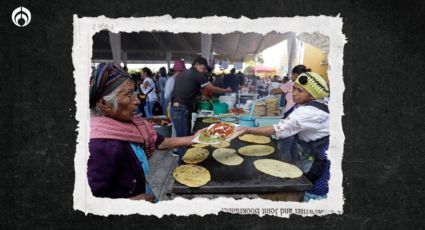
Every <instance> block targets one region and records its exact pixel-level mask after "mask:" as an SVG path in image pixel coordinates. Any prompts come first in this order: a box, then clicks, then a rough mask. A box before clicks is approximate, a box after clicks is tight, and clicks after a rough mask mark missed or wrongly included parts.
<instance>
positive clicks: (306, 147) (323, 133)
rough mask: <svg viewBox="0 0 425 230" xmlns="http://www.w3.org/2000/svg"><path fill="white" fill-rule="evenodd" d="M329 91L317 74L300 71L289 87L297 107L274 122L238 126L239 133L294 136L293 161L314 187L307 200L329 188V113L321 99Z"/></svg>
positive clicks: (319, 197)
mask: <svg viewBox="0 0 425 230" xmlns="http://www.w3.org/2000/svg"><path fill="white" fill-rule="evenodd" d="M329 93H330V91H329V87H328V84H327V82H326V81H325V80H324V79H323V77H322V76H320V74H317V73H314V72H305V73H302V74H300V75H299V76H298V77H297V78H296V79H295V81H294V88H293V90H292V96H293V100H294V102H295V103H297V104H298V105H299V107H297V108H296V109H295V110H294V111H293V112H292V113H291V114H289V116H288V117H287V118H286V119H282V120H280V122H279V123H278V124H275V125H273V126H264V127H255V128H251V127H240V128H238V131H239V132H240V135H242V134H257V135H268V136H271V135H276V138H278V139H283V138H288V137H292V136H294V139H293V140H294V142H293V145H292V146H293V147H292V149H293V151H295V153H296V154H297V155H298V159H297V163H296V164H297V165H298V166H299V167H300V169H301V170H302V171H303V172H304V175H305V176H306V177H307V178H308V179H309V180H310V181H311V182H312V183H313V189H312V190H310V191H308V192H307V193H306V196H305V197H304V198H305V200H306V201H308V200H309V199H321V198H325V197H326V194H327V193H328V190H329V189H328V180H329V169H330V161H329V160H328V158H327V154H326V151H327V150H328V147H329V133H330V116H329V110H328V106H327V104H326V101H325V100H324V99H325V98H326V97H328V96H329ZM291 163H292V162H291Z"/></svg>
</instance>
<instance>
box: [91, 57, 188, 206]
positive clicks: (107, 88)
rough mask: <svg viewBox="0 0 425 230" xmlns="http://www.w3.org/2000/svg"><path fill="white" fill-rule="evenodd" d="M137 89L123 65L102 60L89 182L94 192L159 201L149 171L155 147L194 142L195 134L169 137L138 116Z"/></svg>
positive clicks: (95, 87)
mask: <svg viewBox="0 0 425 230" xmlns="http://www.w3.org/2000/svg"><path fill="white" fill-rule="evenodd" d="M138 104H139V99H138V97H137V91H136V92H134V83H133V81H131V78H130V76H129V75H128V74H127V73H126V72H124V71H123V70H122V69H121V67H119V66H116V65H113V64H100V65H99V66H98V67H97V69H96V70H95V72H94V73H93V75H92V78H91V82H90V110H91V117H90V125H91V133H90V142H89V150H90V157H89V160H88V171H87V176H88V182H89V185H90V188H91V191H92V193H93V195H94V196H97V197H109V198H131V199H144V200H150V201H152V200H153V199H154V197H153V194H152V191H151V190H150V187H149V185H148V184H147V183H146V175H147V174H148V171H149V166H148V158H149V157H150V156H151V155H152V154H153V153H154V151H155V149H171V148H176V147H182V146H188V145H190V144H191V143H192V140H193V136H187V137H179V138H164V137H162V136H161V135H159V134H157V133H156V132H155V131H154V129H153V127H152V126H151V125H150V123H148V122H147V121H145V120H144V119H143V118H141V117H139V116H137V115H136V113H135V110H136V107H137V105H138Z"/></svg>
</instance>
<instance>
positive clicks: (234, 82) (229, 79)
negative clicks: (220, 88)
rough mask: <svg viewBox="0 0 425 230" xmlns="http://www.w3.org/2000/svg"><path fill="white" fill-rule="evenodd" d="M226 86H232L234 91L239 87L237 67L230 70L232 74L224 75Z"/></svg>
mask: <svg viewBox="0 0 425 230" xmlns="http://www.w3.org/2000/svg"><path fill="white" fill-rule="evenodd" d="M223 81H224V87H226V88H227V87H230V88H231V89H232V92H233V93H234V92H236V91H237V90H238V89H239V87H238V77H237V76H236V74H235V68H232V69H231V70H230V74H227V75H225V76H224V79H223Z"/></svg>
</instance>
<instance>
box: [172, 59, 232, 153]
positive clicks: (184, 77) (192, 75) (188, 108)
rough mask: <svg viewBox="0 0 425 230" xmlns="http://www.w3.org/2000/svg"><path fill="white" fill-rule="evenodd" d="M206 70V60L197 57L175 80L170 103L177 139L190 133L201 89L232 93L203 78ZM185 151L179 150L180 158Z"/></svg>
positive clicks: (183, 149) (229, 89)
mask: <svg viewBox="0 0 425 230" xmlns="http://www.w3.org/2000/svg"><path fill="white" fill-rule="evenodd" d="M208 68H209V66H208V62H207V60H206V59H205V58H203V57H197V58H196V59H195V60H194V61H193V63H192V67H191V68H190V69H187V70H185V71H183V72H181V73H180V75H179V77H178V78H176V81H175V83H174V90H173V96H172V103H171V118H172V120H173V124H174V128H175V129H176V136H177V137H183V136H187V135H188V134H189V133H191V132H192V128H191V127H192V112H194V111H196V109H197V104H198V101H197V100H196V98H197V96H198V95H199V94H200V93H201V89H202V88H206V89H207V90H209V91H211V92H213V93H230V92H232V89H231V88H230V87H229V88H227V89H222V88H218V87H215V86H214V85H213V84H211V83H210V82H209V81H208V78H207V77H206V76H205V73H206V72H207V69H208ZM185 150H186V149H185V148H181V149H179V152H178V154H179V156H180V158H181V157H182V156H183V154H184V152H185Z"/></svg>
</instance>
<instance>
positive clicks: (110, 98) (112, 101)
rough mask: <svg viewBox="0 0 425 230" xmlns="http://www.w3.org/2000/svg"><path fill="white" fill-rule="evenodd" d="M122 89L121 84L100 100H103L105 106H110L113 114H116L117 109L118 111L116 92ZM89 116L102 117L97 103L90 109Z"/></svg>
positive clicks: (122, 85)
mask: <svg viewBox="0 0 425 230" xmlns="http://www.w3.org/2000/svg"><path fill="white" fill-rule="evenodd" d="M122 87H124V84H121V85H120V86H118V87H117V88H116V89H114V90H113V91H112V92H111V93H109V94H108V95H105V96H103V97H102V99H103V100H105V102H106V104H108V105H112V110H113V111H114V112H116V111H117V109H118V97H117V95H118V92H119V91H120V90H121V88H122ZM90 114H91V115H92V116H101V115H103V112H102V111H101V110H100V108H99V107H98V106H97V103H96V106H94V107H93V108H91V109H90Z"/></svg>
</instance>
